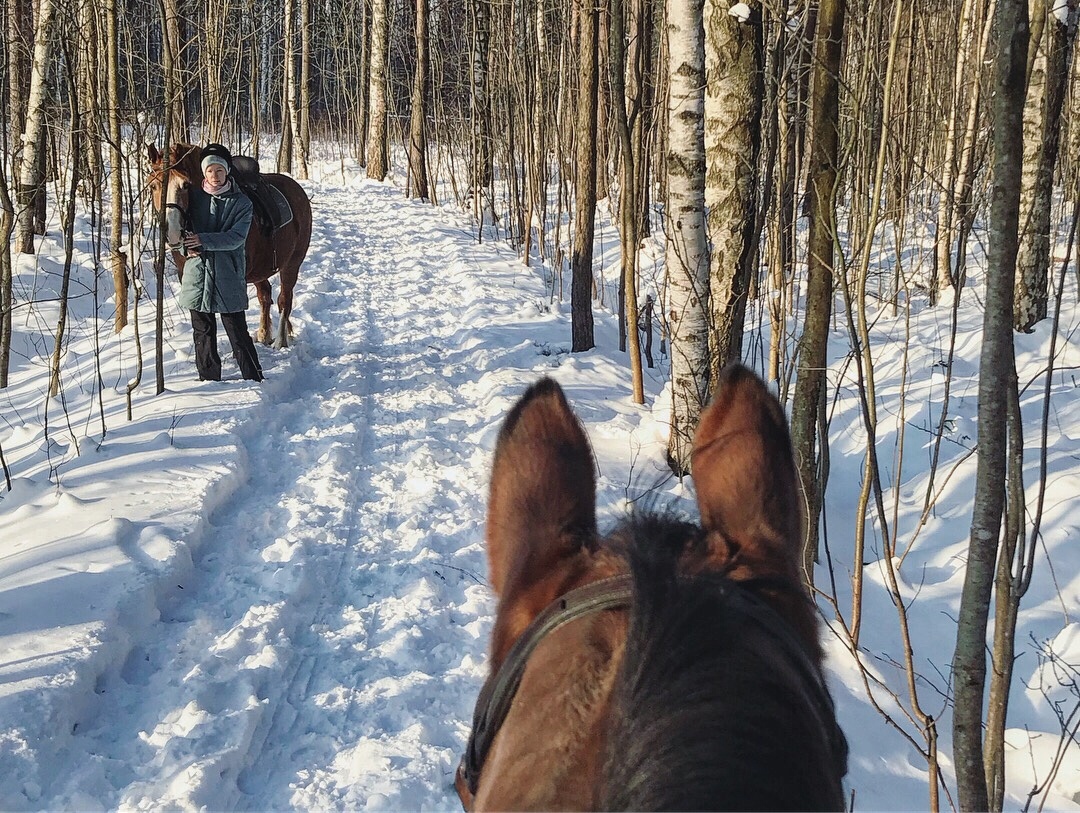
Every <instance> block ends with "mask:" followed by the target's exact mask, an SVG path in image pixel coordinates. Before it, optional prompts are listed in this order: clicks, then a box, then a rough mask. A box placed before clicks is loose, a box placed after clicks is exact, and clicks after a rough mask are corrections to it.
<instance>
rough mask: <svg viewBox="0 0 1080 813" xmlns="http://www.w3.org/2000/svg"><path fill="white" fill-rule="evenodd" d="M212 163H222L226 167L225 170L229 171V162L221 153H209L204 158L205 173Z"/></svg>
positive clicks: (203, 167) (203, 168) (203, 169)
mask: <svg viewBox="0 0 1080 813" xmlns="http://www.w3.org/2000/svg"><path fill="white" fill-rule="evenodd" d="M211 164H221V165H222V166H223V167H225V171H226V172H228V171H229V162H228V161H226V160H225V159H224V158H222V157H221V156H220V155H208V156H206V157H205V158H204V159H202V171H203V173H204V174H205V172H206V168H207V167H208V166H210V165H211Z"/></svg>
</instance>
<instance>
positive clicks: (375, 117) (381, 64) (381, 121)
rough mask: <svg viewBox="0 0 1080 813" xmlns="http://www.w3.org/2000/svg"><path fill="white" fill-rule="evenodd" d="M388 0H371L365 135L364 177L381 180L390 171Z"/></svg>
mask: <svg viewBox="0 0 1080 813" xmlns="http://www.w3.org/2000/svg"><path fill="white" fill-rule="evenodd" d="M387 5H388V4H387V0H372V3H371V81H370V90H369V91H368V99H369V100H370V105H371V107H370V118H369V119H368V137H367V176H368V177H369V178H373V179H374V180H376V181H381V180H384V179H385V178H386V176H387V175H388V174H389V173H390V145H389V133H388V132H387V120H386V116H387V100H386V93H387V90H386V66H387V49H388V47H389V39H390V13H389V9H388V8H387Z"/></svg>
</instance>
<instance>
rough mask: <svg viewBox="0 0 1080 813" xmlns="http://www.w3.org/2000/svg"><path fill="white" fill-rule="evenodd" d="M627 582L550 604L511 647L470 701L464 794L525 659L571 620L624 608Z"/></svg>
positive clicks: (472, 786)
mask: <svg viewBox="0 0 1080 813" xmlns="http://www.w3.org/2000/svg"><path fill="white" fill-rule="evenodd" d="M632 583H633V580H632V578H631V576H630V574H629V573H625V574H623V575H621V576H613V577H611V578H609V579H602V580H600V581H598V582H593V583H592V584H587V585H585V586H584V587H578V588H577V589H575V590H571V591H570V592H569V593H567V594H566V595H564V596H560V597H559V598H557V599H555V601H553V602H551V604H549V605H548V606H547V607H546V608H545V609H544V611H543V612H542V613H540V615H538V616H537V617H536V618H534V619H533V622H532V623H531V624H529V626H528V627H526V628H525V631H524V632H523V633H522V634H521V636H520V637H519V638H518V639H517V640H516V641H515V642H514V645H513V646H512V647H511V648H510V651H509V652H508V653H507V655H506V659H505V660H504V661H503V662H502V665H501V666H500V667H499V670H498V671H497V672H493V673H492V674H491V675H489V676H488V679H487V680H486V681H485V682H484V686H483V688H482V689H481V690H480V696H479V697H477V699H476V711H475V712H474V713H473V725H472V733H471V734H469V744H468V745H467V746H466V748H465V755H464V756H463V757H462V758H461V771H462V775H463V776H464V779H465V781H466V783H467V784H468V786H469V792H470V793H473V794H475V793H476V791H477V788H478V787H479V782H480V770H481V769H482V768H483V767H484V760H485V759H487V755H488V751H490V750H491V744H492V743H493V742H494V741H495V735H496V734H498V733H499V729H500V728H501V727H502V724H503V722H504V721H505V720H506V715H507V714H508V713H509V711H510V705H511V704H512V703H513V702H514V695H516V694H517V690H518V686H519V685H520V684H521V677H522V675H524V673H525V666H526V664H527V662H528V660H529V655H531V654H532V652H533V650H535V649H536V647H537V645H538V644H539V643H540V642H541V641H542V640H543V639H544V637H545V636H547V635H548V634H549V633H552V632H554V631H555V630H557V629H559V628H560V627H562V626H564V625H565V624H569V623H570V622H571V621H574V620H576V619H578V618H581V617H582V616H585V615H589V614H591V613H597V612H601V611H602V610H615V609H619V608H621V607H628V606H630V602H631V598H632V595H633V593H632V590H631V584H632Z"/></svg>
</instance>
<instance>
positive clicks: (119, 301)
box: [105, 0, 128, 333]
mask: <svg viewBox="0 0 1080 813" xmlns="http://www.w3.org/2000/svg"><path fill="white" fill-rule="evenodd" d="M105 47H106V48H107V49H108V57H107V65H108V67H107V68H106V70H107V76H106V77H105V85H106V93H107V97H108V101H107V104H108V112H107V113H106V115H107V117H108V122H107V126H108V128H109V195H110V198H111V200H110V202H109V211H110V217H109V264H110V266H111V267H112V277H113V296H114V300H115V302H116V316H115V319H114V322H113V330H114V332H116V333H119V332H120V331H122V330H123V329H124V328H125V327H126V326H127V317H128V275H127V255H126V254H125V253H124V251H123V245H124V207H123V200H124V162H123V154H122V153H121V151H120V143H121V141H120V139H121V133H120V34H119V30H118V28H117V18H116V0H106V2H105Z"/></svg>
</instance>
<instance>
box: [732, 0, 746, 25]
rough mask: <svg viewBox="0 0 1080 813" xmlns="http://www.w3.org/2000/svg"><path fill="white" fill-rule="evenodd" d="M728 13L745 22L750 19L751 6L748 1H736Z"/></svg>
mask: <svg viewBox="0 0 1080 813" xmlns="http://www.w3.org/2000/svg"><path fill="white" fill-rule="evenodd" d="M728 14H730V15H731V16H732V17H735V18H736V19H737V20H738V21H739V22H740V23H745V22H746V21H747V20H749V19H750V6H748V5H746V3H735V4H734V5H732V7H731V8H729V9H728Z"/></svg>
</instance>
